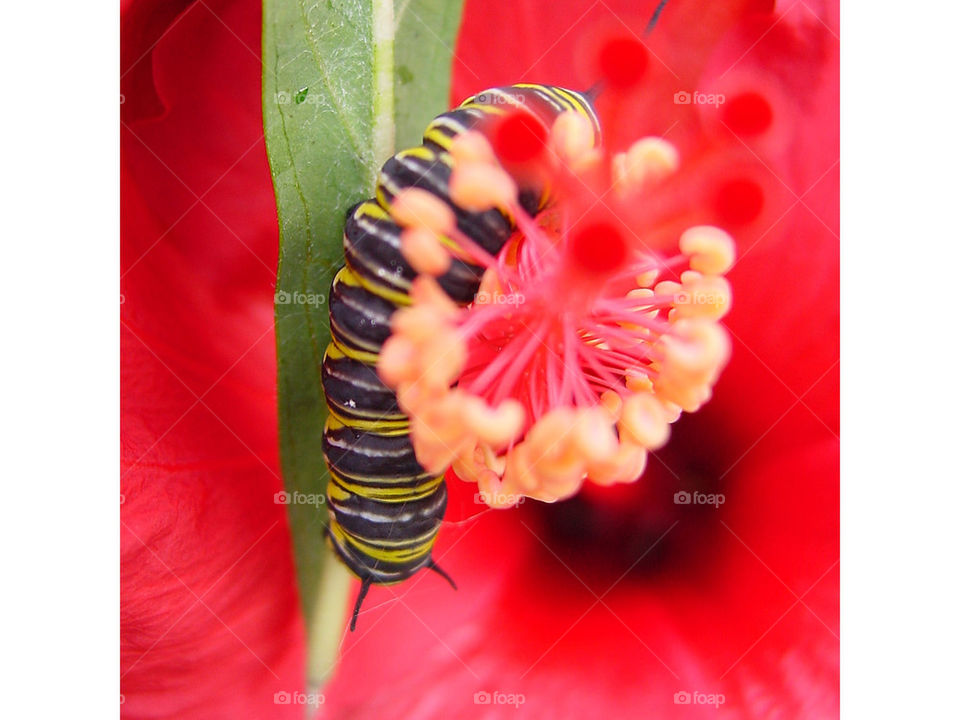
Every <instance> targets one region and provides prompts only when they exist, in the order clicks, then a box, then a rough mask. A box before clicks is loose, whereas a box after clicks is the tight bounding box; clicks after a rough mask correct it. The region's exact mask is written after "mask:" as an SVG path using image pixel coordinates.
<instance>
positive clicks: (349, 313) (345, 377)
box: [321, 84, 599, 630]
mask: <svg viewBox="0 0 960 720" xmlns="http://www.w3.org/2000/svg"><path fill="white" fill-rule="evenodd" d="M589 95H590V93H581V92H576V91H573V90H567V89H564V88H560V87H554V86H548V85H534V84H518V85H511V86H508V87H497V88H492V89H489V90H485V91H484V92H482V93H479V94H478V95H474V96H472V97H470V98H468V99H467V100H465V101H464V102H463V103H462V104H461V105H460V106H459V107H458V108H456V109H454V110H451V111H449V112H446V113H443V114H441V115H439V116H438V117H436V118H435V119H434V120H433V121H432V122H431V123H430V125H429V126H428V127H427V129H426V131H425V133H424V136H423V144H422V145H419V146H417V147H415V148H410V149H407V150H403V151H401V152H399V153H397V154H396V155H394V156H393V157H392V158H390V159H389V160H387V161H386V163H385V164H384V165H383V167H382V169H381V171H380V174H379V177H378V180H377V187H376V196H375V198H373V199H369V200H365V201H363V202H360V203H358V204H357V205H354V206H353V207H352V208H350V210H349V211H348V212H347V216H346V224H345V228H344V234H343V245H344V259H345V264H344V266H343V267H342V268H341V269H340V270H339V272H338V273H337V274H336V276H335V277H334V279H333V283H332V286H331V290H330V295H329V298H330V302H329V318H330V332H331V338H332V339H331V342H330V344H329V346H328V347H327V349H326V353H325V354H324V358H323V365H322V370H321V380H322V384H323V390H324V394H325V396H326V402H327V406H328V410H329V413H328V418H327V422H326V426H325V428H324V433H323V452H324V457H325V459H326V462H327V466H328V469H329V478H330V479H329V483H328V486H327V506H328V510H329V524H328V527H327V530H326V537H327V540H328V542H329V543H330V545H331V546H332V548H333V550H334V552H335V553H336V555H337V556H338V557H339V559H340V560H341V561H342V562H343V563H344V564H345V565H346V567H347V568H348V569H349V570H350V571H351V572H352V573H353V574H354V575H356V576H357V577H358V578H359V579H360V581H361V588H360V593H359V595H358V597H357V600H356V604H355V606H354V608H353V615H352V619H351V622H350V629H351V630H354V629H355V628H356V622H357V616H358V614H359V612H360V607H361V605H362V603H363V601H364V598H365V597H366V595H367V592H368V591H369V589H370V586H371V585H373V584H381V585H389V584H394V583H399V582H402V581H403V580H405V579H407V578H409V577H411V576H412V575H413V574H415V573H416V572H418V571H419V570H421V569H423V568H428V569H430V570H433V571H434V572H436V573H438V574H439V575H441V576H442V577H443V578H445V579H446V580H447V582H449V583H450V585H451V586H453V588H454V589H456V584H455V583H454V581H453V580H452V578H451V577H450V576H449V575H448V574H447V573H446V572H445V571H444V570H443V569H441V568H440V566H439V565H437V563H436V562H434V560H433V557H432V555H431V551H432V549H433V545H434V541H435V540H436V538H437V533H438V531H439V529H440V525H441V523H442V521H443V517H444V513H445V511H446V505H447V488H446V484H445V483H444V478H443V475H442V474H441V475H434V474H430V473H428V472H426V471H425V470H424V469H423V468H422V467H421V466H420V464H419V463H418V462H417V458H416V455H415V453H414V449H413V445H412V443H411V439H410V435H409V432H410V425H409V419H408V418H407V417H406V416H405V415H404V414H403V412H402V411H401V410H400V408H399V406H398V402H397V397H396V395H395V394H394V392H393V391H392V390H390V389H389V388H387V387H386V386H385V385H384V383H383V382H382V381H381V380H380V378H379V376H378V375H377V369H376V365H377V360H378V356H379V352H380V350H381V348H382V346H383V343H384V342H385V341H386V340H387V338H388V337H389V336H390V318H391V315H392V314H393V312H394V311H395V310H397V309H398V307H400V306H403V305H405V304H408V303H409V298H408V295H407V293H408V292H409V289H410V285H411V282H412V281H413V279H414V277H415V275H416V273H415V272H414V270H413V269H412V268H411V267H410V265H409V264H408V263H407V262H406V260H405V259H404V257H403V255H402V253H401V249H400V247H401V244H400V235H401V228H400V226H399V225H398V224H397V223H395V222H394V221H393V220H392V218H391V201H392V199H393V198H394V197H395V196H396V194H397V193H398V192H400V191H401V190H403V189H405V188H409V187H418V188H421V189H424V190H427V191H429V192H430V193H432V194H433V195H435V196H437V197H438V198H440V199H441V200H443V201H444V202H445V203H447V204H448V205H449V206H450V208H451V209H452V210H453V211H454V213H455V215H456V218H457V227H458V229H459V230H460V231H461V232H463V233H464V234H465V235H466V236H467V237H468V238H469V239H470V240H471V241H473V242H475V243H477V245H479V246H480V247H481V248H483V249H484V250H485V251H487V252H488V253H490V254H491V255H496V254H497V253H498V252H499V251H500V250H501V248H502V247H503V246H504V244H505V243H506V241H507V239H508V238H509V237H510V235H511V234H512V232H513V230H514V224H513V220H512V218H510V217H508V216H507V215H505V214H504V213H502V212H501V211H499V210H496V209H491V210H487V211H484V212H468V211H466V210H464V209H462V208H460V207H457V206H456V204H454V203H453V202H452V201H451V200H450V197H449V181H450V175H451V171H452V168H453V162H454V161H453V158H452V157H451V155H450V154H449V152H448V151H449V150H450V147H451V144H452V142H453V141H454V139H455V138H456V137H457V136H459V135H460V134H462V133H464V132H466V131H467V130H471V129H472V130H479V131H480V132H485V131H486V129H487V128H489V127H490V125H491V124H492V123H493V122H495V120H496V118H497V117H498V116H502V115H504V114H505V113H507V112H509V111H511V110H514V111H517V110H519V111H524V112H530V113H533V115H534V116H535V117H537V118H538V119H539V120H540V121H541V122H542V123H544V125H545V126H546V127H547V128H549V127H550V126H551V124H552V122H553V120H554V119H555V118H556V117H557V116H558V115H559V114H560V113H562V112H565V111H569V110H572V111H575V112H577V113H580V114H582V115H584V116H586V117H587V118H588V119H589V120H590V122H591V123H592V125H593V126H594V128H595V129H596V130H597V132H598V133H599V123H598V120H597V115H596V112H595V111H594V108H593V106H592V104H591V100H590V97H589ZM519 202H520V205H521V206H522V207H523V208H524V210H526V211H528V212H530V213H531V214H533V213H535V212H536V211H537V210H538V209H541V208H542V207H544V206H545V205H546V204H547V203H548V202H549V198H548V192H547V190H545V189H543V188H523V187H522V186H521V193H520V196H519ZM451 242H452V241H451ZM482 274H483V268H482V267H480V266H478V265H474V264H472V263H470V262H468V261H465V260H462V259H459V258H457V257H454V258H453V259H452V264H451V266H450V268H449V269H448V270H447V272H446V273H445V274H443V275H441V276H440V277H439V278H437V280H438V283H439V285H440V287H441V288H442V289H443V290H444V292H445V293H446V294H447V295H448V296H449V297H450V298H451V299H452V300H453V301H455V302H456V303H458V304H460V305H466V304H469V303H470V302H472V301H473V299H474V296H475V295H476V293H477V291H478V289H479V286H480V280H481V277H482Z"/></svg>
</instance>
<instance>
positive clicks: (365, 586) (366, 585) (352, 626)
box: [350, 580, 372, 632]
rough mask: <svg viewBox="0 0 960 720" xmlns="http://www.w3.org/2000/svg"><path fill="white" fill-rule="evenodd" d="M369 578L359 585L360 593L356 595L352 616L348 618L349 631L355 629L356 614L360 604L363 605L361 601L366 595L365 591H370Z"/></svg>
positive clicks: (358, 611)
mask: <svg viewBox="0 0 960 720" xmlns="http://www.w3.org/2000/svg"><path fill="white" fill-rule="evenodd" d="M371 584H372V583H371V581H370V580H364V581H363V582H362V584H361V585H360V594H359V595H357V602H356V603H355V604H354V606H353V617H352V618H350V632H353V631H354V630H356V629H357V615H359V614H360V606H361V605H363V601H364V600H365V599H366V597H367V593H368V592H370V585H371Z"/></svg>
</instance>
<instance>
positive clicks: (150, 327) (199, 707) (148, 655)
mask: <svg viewBox="0 0 960 720" xmlns="http://www.w3.org/2000/svg"><path fill="white" fill-rule="evenodd" d="M154 5H156V4H155V3H154V4H143V3H140V4H133V5H132V6H131V7H130V9H129V11H128V12H127V14H125V15H124V16H123V28H124V35H123V45H124V53H123V55H124V58H133V59H134V60H136V59H137V58H142V59H141V60H140V61H139V62H138V63H136V64H134V65H132V66H127V67H126V68H125V70H126V71H128V72H127V75H126V76H125V83H126V97H125V100H126V102H125V104H124V108H125V110H126V109H131V108H135V109H138V110H137V112H132V113H127V112H125V113H124V115H125V117H124V122H125V126H124V128H123V130H122V152H123V159H122V168H121V176H122V199H123V216H122V234H123V243H122V272H123V277H122V281H121V285H122V292H123V293H124V304H123V306H122V312H121V320H122V327H121V340H122V350H123V353H122V365H121V378H122V384H123V402H122V407H121V427H122V439H123V442H122V458H121V460H122V480H121V491H122V492H123V494H124V500H125V502H124V504H123V506H122V507H121V521H122V525H121V568H122V570H121V577H122V585H121V638H122V641H121V673H122V680H121V692H122V693H123V698H124V705H123V708H122V709H123V714H124V716H125V717H131V718H140V717H178V718H188V717H196V718H214V717H224V718H226V717H252V716H260V717H267V716H270V717H275V716H281V715H282V714H283V712H282V711H284V710H286V711H289V714H290V715H291V716H295V715H297V714H298V713H301V712H302V709H298V708H292V707H287V708H285V707H282V706H277V705H275V704H274V702H273V694H274V693H275V692H277V691H279V690H286V691H293V690H297V689H299V688H300V684H301V682H302V676H303V658H302V652H303V643H302V621H301V619H300V616H299V608H298V604H297V598H296V588H295V585H294V575H293V566H292V562H291V555H290V538H289V530H288V527H287V520H286V514H285V512H284V511H285V508H284V507H283V506H282V505H276V504H274V503H273V493H274V492H276V491H277V490H278V489H279V488H280V487H281V482H280V478H279V469H278V462H277V441H276V410H275V360H274V340H273V332H272V330H273V327H272V319H273V318H272V315H273V313H272V304H273V303H272V295H273V291H272V288H271V286H272V283H273V273H274V268H275V265H276V258H277V246H276V243H277V228H276V212H275V209H274V205H273V196H272V191H271V187H270V176H269V172H268V169H267V164H266V157H265V153H264V146H263V140H262V129H261V122H260V111H259V77H260V63H259V61H258V58H257V57H256V54H255V53H254V52H253V51H251V49H250V48H258V47H259V36H260V13H259V8H258V6H257V4H255V3H244V4H241V5H240V6H237V5H236V4H229V3H224V2H217V3H210V4H209V5H204V4H202V3H197V4H194V5H191V6H190V7H189V8H188V9H186V10H185V11H184V12H183V13H182V14H181V15H179V16H176V17H174V14H173V13H169V14H168V13H165V12H164V11H163V9H162V8H156V7H154ZM161 19H162V20H164V21H165V22H167V23H168V28H165V29H161V28H160V27H158V26H156V25H152V24H151V23H149V22H148V23H147V26H148V29H149V31H147V30H143V27H144V21H145V20H151V21H156V20H161ZM164 30H165V31H164ZM158 38H159V42H157V44H156V47H155V48H153V50H152V52H148V50H149V47H150V44H152V43H153V42H155V41H157V39H158ZM201 38H202V41H201V40H200V39H201ZM145 53H147V54H145ZM131 62H132V61H131ZM151 67H152V74H151V73H149V72H143V71H142V70H143V68H147V69H149V68H151ZM151 75H152V76H151ZM154 87H156V91H154ZM144 108H148V109H149V112H148V111H147V110H145V109H144Z"/></svg>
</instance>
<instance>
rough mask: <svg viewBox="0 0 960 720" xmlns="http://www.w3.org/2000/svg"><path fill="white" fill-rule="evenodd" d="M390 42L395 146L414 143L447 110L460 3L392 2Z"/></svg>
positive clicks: (437, 0) (445, 0)
mask: <svg viewBox="0 0 960 720" xmlns="http://www.w3.org/2000/svg"><path fill="white" fill-rule="evenodd" d="M395 5H396V25H397V37H396V40H395V42H394V47H395V53H394V65H395V67H396V79H395V81H394V93H395V96H396V98H397V107H396V112H395V117H396V121H397V146H398V147H411V146H413V145H419V144H420V141H421V138H422V137H423V131H424V129H425V128H426V127H427V125H428V124H429V122H430V121H431V120H432V119H433V118H434V117H436V116H437V115H439V114H440V113H442V112H444V111H446V110H448V109H449V107H450V106H449V96H450V68H451V64H452V62H453V56H454V46H455V43H456V37H457V30H458V29H459V28H460V14H461V8H462V5H461V3H460V2H456V1H455V2H450V0H397V2H396V3H395Z"/></svg>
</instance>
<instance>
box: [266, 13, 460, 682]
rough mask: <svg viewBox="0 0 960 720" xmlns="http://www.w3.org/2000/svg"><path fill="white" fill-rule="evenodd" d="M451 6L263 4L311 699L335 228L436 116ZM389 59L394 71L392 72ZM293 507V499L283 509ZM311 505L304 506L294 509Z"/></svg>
mask: <svg viewBox="0 0 960 720" xmlns="http://www.w3.org/2000/svg"><path fill="white" fill-rule="evenodd" d="M459 20H460V0H397V3H396V7H394V2H393V0H301V1H298V0H264V7H263V64H264V72H263V114H264V129H265V132H266V141H267V154H268V156H269V160H270V169H271V173H272V175H273V183H274V190H275V193H276V198H277V211H278V216H279V222H280V265H279V268H278V272H277V294H276V304H275V321H276V337H277V374H278V378H277V395H278V405H279V420H280V454H281V464H282V467H283V475H284V484H285V486H286V489H287V492H288V493H289V495H290V496H291V497H293V498H294V499H295V500H297V502H292V503H291V504H289V505H288V510H289V517H290V527H291V532H292V536H293V545H294V556H295V561H296V566H297V580H298V584H299V588H300V596H301V602H302V607H303V612H304V616H305V619H306V626H307V632H308V647H309V654H310V655H309V659H308V675H309V678H308V680H309V683H310V686H311V687H316V686H319V685H321V684H322V683H323V681H324V680H325V679H326V677H327V675H328V674H329V672H330V670H331V669H332V667H333V664H334V662H335V660H336V653H337V648H338V646H339V643H340V637H341V634H342V631H343V623H344V619H345V613H346V603H347V596H348V594H349V589H350V582H349V576H348V574H347V573H346V571H345V570H344V569H343V568H342V567H341V565H340V564H339V563H338V562H337V561H336V560H335V559H334V558H333V556H332V554H331V553H330V552H329V550H328V549H327V547H326V544H325V542H324V540H323V530H324V527H325V525H326V522H327V510H326V508H325V507H324V506H323V505H322V504H321V503H320V502H319V501H318V500H317V498H320V497H322V494H323V492H324V490H325V488H326V483H327V473H326V467H325V464H324V460H323V453H322V446H321V438H322V435H323V425H324V421H325V420H326V414H327V411H326V405H325V403H324V398H323V390H322V388H321V385H320V364H321V362H322V359H323V353H324V349H325V348H326V345H327V343H328V342H329V340H330V333H329V327H328V321H327V303H326V300H327V293H328V292H329V289H330V282H331V280H332V279H333V275H334V274H335V273H336V271H337V269H338V268H339V267H340V266H341V265H342V264H343V249H342V240H341V238H342V233H343V220H344V214H345V213H346V211H347V209H348V208H349V207H350V206H351V205H353V204H354V203H356V202H358V201H360V200H363V199H365V198H368V197H371V196H372V195H373V189H374V182H375V179H376V173H377V171H378V169H379V167H380V165H381V164H382V163H383V161H384V160H386V158H387V157H389V156H390V155H391V154H393V152H394V138H395V137H398V138H400V139H401V140H402V142H403V145H404V146H408V145H415V144H418V143H419V138H420V135H421V134H422V132H423V128H424V127H425V126H426V124H427V122H429V120H430V118H432V117H433V116H434V115H436V114H438V113H439V112H442V111H443V110H444V109H446V107H447V96H448V94H449V73H450V58H451V56H452V50H451V48H452V47H453V45H454V42H455V36H456V32H457V29H458V27H459ZM395 52H396V58H395ZM295 493H299V495H294V494H295ZM311 496H313V497H312V499H313V502H303V500H310V499H311Z"/></svg>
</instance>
